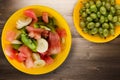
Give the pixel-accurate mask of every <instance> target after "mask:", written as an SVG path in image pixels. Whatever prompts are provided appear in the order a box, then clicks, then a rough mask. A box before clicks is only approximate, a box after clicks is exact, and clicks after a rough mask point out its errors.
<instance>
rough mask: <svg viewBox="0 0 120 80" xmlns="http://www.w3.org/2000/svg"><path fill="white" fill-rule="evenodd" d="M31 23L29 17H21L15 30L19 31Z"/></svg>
mask: <svg viewBox="0 0 120 80" xmlns="http://www.w3.org/2000/svg"><path fill="white" fill-rule="evenodd" d="M31 22H32V18H30V17H25V18H24V17H23V18H21V19H19V20H18V21H17V23H16V24H17V29H21V28H23V27H25V26H27V25H29V24H30V23H31Z"/></svg>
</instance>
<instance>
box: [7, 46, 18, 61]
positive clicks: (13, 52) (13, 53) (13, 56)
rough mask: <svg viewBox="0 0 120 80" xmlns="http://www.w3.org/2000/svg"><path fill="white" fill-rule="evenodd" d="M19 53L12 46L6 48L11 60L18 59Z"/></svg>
mask: <svg viewBox="0 0 120 80" xmlns="http://www.w3.org/2000/svg"><path fill="white" fill-rule="evenodd" d="M16 53H17V51H16V50H15V49H13V48H12V46H11V45H7V46H6V48H5V54H6V55H7V56H8V57H9V58H11V59H16V58H17V55H16Z"/></svg>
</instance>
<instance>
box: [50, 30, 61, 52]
mask: <svg viewBox="0 0 120 80" xmlns="http://www.w3.org/2000/svg"><path fill="white" fill-rule="evenodd" d="M48 42H49V52H50V54H57V53H59V52H60V51H61V43H60V37H59V35H58V34H57V33H56V32H50V33H49V39H48Z"/></svg>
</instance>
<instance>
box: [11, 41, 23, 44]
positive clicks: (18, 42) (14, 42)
mask: <svg viewBox="0 0 120 80" xmlns="http://www.w3.org/2000/svg"><path fill="white" fill-rule="evenodd" d="M11 43H12V44H22V42H20V41H19V40H13V41H12V42H11Z"/></svg>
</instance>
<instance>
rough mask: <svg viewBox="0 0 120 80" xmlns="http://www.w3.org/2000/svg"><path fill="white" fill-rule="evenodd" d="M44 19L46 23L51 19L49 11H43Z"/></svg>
mask: <svg viewBox="0 0 120 80" xmlns="http://www.w3.org/2000/svg"><path fill="white" fill-rule="evenodd" d="M42 19H43V21H44V22H45V23H48V22H49V20H48V13H47V12H43V13H42Z"/></svg>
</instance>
